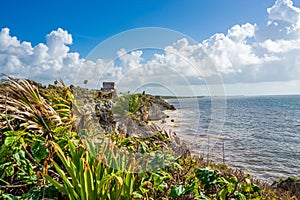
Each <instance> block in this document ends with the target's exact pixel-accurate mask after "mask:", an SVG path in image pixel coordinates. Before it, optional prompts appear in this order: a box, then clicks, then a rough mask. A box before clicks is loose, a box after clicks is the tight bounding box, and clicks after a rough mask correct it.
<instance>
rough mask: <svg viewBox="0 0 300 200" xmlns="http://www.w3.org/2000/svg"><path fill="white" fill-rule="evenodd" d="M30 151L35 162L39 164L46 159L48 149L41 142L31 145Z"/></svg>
mask: <svg viewBox="0 0 300 200" xmlns="http://www.w3.org/2000/svg"><path fill="white" fill-rule="evenodd" d="M31 150H32V154H33V157H34V159H36V161H37V162H40V161H41V160H43V159H45V158H47V155H48V149H47V148H46V147H45V146H44V145H43V144H42V143H41V142H38V141H36V142H34V143H33V144H32V147H31Z"/></svg>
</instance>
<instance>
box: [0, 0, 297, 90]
mask: <svg viewBox="0 0 300 200" xmlns="http://www.w3.org/2000/svg"><path fill="white" fill-rule="evenodd" d="M299 7H300V1H296V0H293V1H292V0H241V1H237V0H226V1H224V0H187V1H182V0H172V1H171V0H164V1H161V0H133V1H108V0H107V1H100V0H94V1H65V0H60V1H58V0H52V1H48V0H43V1H33V0H28V1H17V0H11V1H4V2H2V3H1V7H0V30H1V32H0V70H1V72H5V73H8V74H12V75H14V76H23V77H28V78H32V79H35V80H38V81H41V82H43V83H45V84H46V83H48V82H53V80H54V79H56V78H63V79H64V80H65V81H66V82H67V83H72V81H71V80H74V79H76V78H78V74H80V73H82V72H83V71H84V72H85V76H84V77H85V78H88V79H90V78H91V77H89V76H93V75H94V74H95V73H96V72H99V71H103V70H104V71H105V70H106V72H105V75H103V79H105V80H106V79H107V80H108V79H111V80H114V81H118V82H122V81H125V80H126V83H128V85H131V86H132V87H131V88H129V89H132V88H133V86H135V87H137V85H138V87H139V88H140V87H141V85H143V84H146V83H150V82H151V81H152V82H155V81H157V79H156V78H155V77H154V76H153V78H152V79H151V80H150V79H149V77H150V75H149V74H152V75H155V76H157V75H158V74H155V72H156V71H157V69H159V70H158V71H160V74H161V75H162V76H163V75H165V76H167V75H170V73H169V72H170V71H174V72H176V73H174V77H175V79H176V76H180V77H181V78H180V79H182V80H183V81H182V82H180V81H178V82H177V85H176V83H168V84H173V85H174V88H176V90H177V89H178V90H180V91H181V92H179V94H182V95H184V94H185V91H186V89H185V87H183V85H184V83H183V82H185V83H186V82H188V83H189V84H188V85H189V87H191V88H193V89H191V90H192V91H194V90H196V92H194V93H196V94H197V95H198V94H203V93H206V92H207V91H206V92H205V91H204V90H205V87H203V80H204V82H205V81H206V79H207V80H208V79H209V78H208V77H209V76H211V71H210V70H209V69H207V66H205V67H206V68H205V67H203V66H202V64H203V63H202V61H203V60H201V59H200V58H201V56H200V55H199V51H200V49H203V50H204V51H205V52H206V53H207V55H208V56H209V58H210V59H211V61H212V63H213V64H214V65H215V66H214V67H215V68H216V71H217V72H218V73H219V74H220V76H221V78H222V80H223V81H224V86H225V89H226V94H228V95H235V94H238V95H240V94H244V95H260V94H299V93H300V89H299V87H298V85H299V84H300V82H299V77H300V45H299V44H300V9H299ZM143 27H161V28H167V29H171V30H174V31H177V32H178V33H182V34H183V35H182V37H183V38H182V40H180V39H178V40H177V41H176V40H175V41H172V42H171V43H169V45H165V46H164V47H163V48H162V49H160V51H159V52H152V51H150V53H149V51H147V50H136V51H126V49H122V48H126V47H125V46H124V47H123V46H122V42H121V43H120V44H119V46H118V48H119V51H116V52H115V55H116V56H118V59H116V60H113V58H111V60H107V58H105V59H104V58H102V57H101V55H99V60H97V61H95V60H93V61H89V59H88V58H86V56H87V55H88V54H89V53H90V52H91V50H93V49H94V48H95V47H96V46H97V45H98V44H100V43H101V42H103V41H105V40H107V39H108V38H110V37H111V36H114V35H115V34H119V33H121V32H123V31H128V30H132V29H134V28H143ZM184 35H186V36H187V37H191V38H193V39H194V40H195V41H194V42H193V43H191V42H190V41H189V40H185V39H184V37H185V36H184ZM179 36H181V35H179ZM149 37H150V38H151V39H152V40H155V39H156V38H155V37H156V36H151V35H150V36H149ZM144 38H145V36H144ZM176 38H177V37H176ZM109 41H111V40H109ZM126 42H128V41H126ZM129 42H133V43H134V42H135V41H134V38H133V39H132V41H131V40H130V41H129ZM108 44H109V43H108ZM127 50H128V49H127ZM170 50H171V51H172V52H173V54H171V53H170V52H168V51H170ZM162 51H163V52H162ZM174 53H175V54H176V53H177V54H178V55H180V56H182V57H185V58H186V59H187V60H189V61H191V63H192V65H194V66H200V67H199V69H200V71H201V73H200V74H197V70H196V71H195V70H193V69H192V67H191V66H190V65H191V63H190V64H188V63H185V62H184V61H182V59H180V58H176V56H175V57H174ZM150 54H151V55H150ZM145 57H146V58H147V59H146V60H145ZM109 65H111V68H109V69H108V68H107V66H109ZM168 67H170V69H168ZM201 67H202V68H201ZM79 69H81V71H80V70H79ZM82 69H84V70H82ZM78 71H79V72H78ZM129 72H130V73H129ZM163 72H164V73H165V74H164V73H163ZM141 73H144V74H147V77H144V78H143V77H142V76H141ZM129 74H130V75H129ZM136 77H138V78H136ZM199 77H200V78H199ZM177 78H178V77H177ZM147 79H149V80H147ZM160 79H162V78H161V77H160ZM169 79H170V78H169ZM200 79H201V80H200ZM95 81H96V80H95ZM137 81H139V82H137ZM197 81H198V82H197ZM90 82H91V83H92V81H90ZM155 83H156V82H155ZM179 83H180V84H181V85H180V84H179ZM159 84H161V85H163V84H166V83H159ZM182 84H183V85H182ZM201 85H202V86H201ZM166 88H167V87H166ZM169 88H170V87H169ZM126 89H128V88H126ZM171 90H172V89H171ZM174 90H175V89H174Z"/></svg>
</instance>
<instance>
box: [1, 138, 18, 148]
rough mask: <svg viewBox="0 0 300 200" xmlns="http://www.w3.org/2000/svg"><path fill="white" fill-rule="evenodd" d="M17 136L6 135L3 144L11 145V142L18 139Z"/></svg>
mask: <svg viewBox="0 0 300 200" xmlns="http://www.w3.org/2000/svg"><path fill="white" fill-rule="evenodd" d="M18 138H19V137H17V136H11V137H7V138H5V141H4V145H5V146H12V145H13V143H14V142H15V141H17V140H18Z"/></svg>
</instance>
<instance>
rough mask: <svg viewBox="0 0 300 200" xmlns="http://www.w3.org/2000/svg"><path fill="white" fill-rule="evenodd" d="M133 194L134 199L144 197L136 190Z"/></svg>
mask: <svg viewBox="0 0 300 200" xmlns="http://www.w3.org/2000/svg"><path fill="white" fill-rule="evenodd" d="M132 196H133V198H134V199H142V198H143V195H141V194H139V193H138V192H136V191H135V192H133V193H132Z"/></svg>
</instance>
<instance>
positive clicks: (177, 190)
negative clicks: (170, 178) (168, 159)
mask: <svg viewBox="0 0 300 200" xmlns="http://www.w3.org/2000/svg"><path fill="white" fill-rule="evenodd" d="M184 193H185V188H184V186H183V185H175V186H173V187H172V189H171V192H170V197H172V198H176V197H180V196H181V195H183V194H184Z"/></svg>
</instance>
